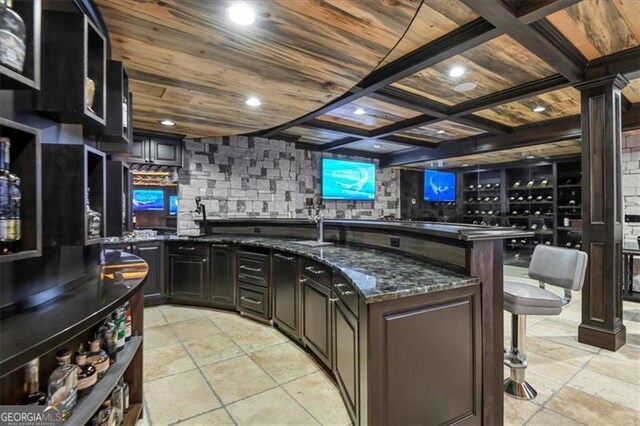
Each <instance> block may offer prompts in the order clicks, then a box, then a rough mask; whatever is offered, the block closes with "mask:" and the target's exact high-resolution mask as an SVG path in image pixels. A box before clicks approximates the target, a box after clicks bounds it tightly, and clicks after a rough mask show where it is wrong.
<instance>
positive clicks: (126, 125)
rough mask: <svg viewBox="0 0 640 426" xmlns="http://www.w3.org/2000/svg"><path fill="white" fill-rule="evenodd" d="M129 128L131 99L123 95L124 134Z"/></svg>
mask: <svg viewBox="0 0 640 426" xmlns="http://www.w3.org/2000/svg"><path fill="white" fill-rule="evenodd" d="M128 129H129V100H128V99H127V96H126V95H122V134H123V135H125V134H127V131H128Z"/></svg>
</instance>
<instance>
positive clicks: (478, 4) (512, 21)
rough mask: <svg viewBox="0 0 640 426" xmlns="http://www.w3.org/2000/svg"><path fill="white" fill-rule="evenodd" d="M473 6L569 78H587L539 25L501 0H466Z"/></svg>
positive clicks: (485, 17) (482, 15)
mask: <svg viewBox="0 0 640 426" xmlns="http://www.w3.org/2000/svg"><path fill="white" fill-rule="evenodd" d="M462 2H463V3H464V4H466V5H467V6H468V7H469V8H471V9H472V10H474V11H475V12H476V13H478V14H479V15H480V16H481V17H483V18H484V19H486V20H487V21H489V22H490V23H491V24H493V25H494V26H495V27H496V28H498V29H500V30H502V31H503V32H504V33H505V34H507V35H509V36H510V37H511V38H513V39H514V40H515V41H517V42H518V43H520V44H521V45H522V46H524V47H525V48H526V49H528V50H529V51H531V52H532V53H534V54H535V55H536V56H538V57H539V58H540V59H542V60H543V61H545V62H546V63H548V64H549V65H550V66H551V67H552V68H553V69H555V70H556V71H557V72H559V73H560V74H562V75H563V76H564V77H565V78H567V80H569V81H571V82H577V81H582V80H583V77H584V76H583V71H584V69H583V68H582V67H581V66H580V64H577V63H575V62H574V59H573V58H571V57H569V56H567V55H566V54H565V53H564V52H563V51H562V50H561V49H559V48H558V47H557V46H556V45H555V44H554V43H552V42H551V41H550V40H548V39H547V38H546V37H545V36H544V35H542V34H540V32H538V31H537V30H536V29H535V28H533V27H531V26H529V25H527V24H525V23H523V22H522V21H521V20H520V19H518V17H517V16H515V15H514V14H513V13H512V12H511V11H510V10H509V6H507V5H506V4H505V3H503V2H502V1H501V0H482V1H478V0H462Z"/></svg>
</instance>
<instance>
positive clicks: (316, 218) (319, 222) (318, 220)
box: [306, 197, 324, 243]
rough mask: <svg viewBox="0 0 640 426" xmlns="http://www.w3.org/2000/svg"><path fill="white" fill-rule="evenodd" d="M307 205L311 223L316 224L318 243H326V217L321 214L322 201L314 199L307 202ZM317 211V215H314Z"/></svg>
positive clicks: (318, 198)
mask: <svg viewBox="0 0 640 426" xmlns="http://www.w3.org/2000/svg"><path fill="white" fill-rule="evenodd" d="M310 200H311V201H310ZM306 204H307V212H308V214H309V222H311V223H315V224H316V228H317V230H318V239H317V242H318V243H323V242H324V215H323V214H322V212H321V210H320V209H321V208H322V199H321V198H320V197H317V198H316V199H315V200H314V199H313V198H310V199H307V200H306ZM314 210H315V214H314Z"/></svg>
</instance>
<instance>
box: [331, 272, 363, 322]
mask: <svg viewBox="0 0 640 426" xmlns="http://www.w3.org/2000/svg"><path fill="white" fill-rule="evenodd" d="M333 292H334V293H335V295H336V296H338V298H340V300H342V301H343V302H344V304H345V305H346V306H347V307H348V308H349V310H350V311H351V312H352V313H353V314H354V315H355V316H356V318H357V317H358V315H359V314H358V306H359V304H358V291H357V290H356V289H355V288H353V285H352V284H351V283H350V282H348V281H347V280H346V279H345V278H344V277H342V276H340V277H339V278H338V279H336V281H335V282H334V283H333Z"/></svg>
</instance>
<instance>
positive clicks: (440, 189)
mask: <svg viewBox="0 0 640 426" xmlns="http://www.w3.org/2000/svg"><path fill="white" fill-rule="evenodd" d="M424 200H425V201H455V200H456V174H455V173H451V172H440V171H438V170H425V171H424Z"/></svg>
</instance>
